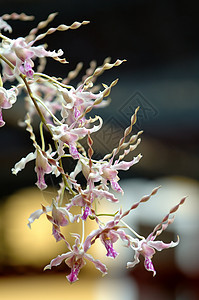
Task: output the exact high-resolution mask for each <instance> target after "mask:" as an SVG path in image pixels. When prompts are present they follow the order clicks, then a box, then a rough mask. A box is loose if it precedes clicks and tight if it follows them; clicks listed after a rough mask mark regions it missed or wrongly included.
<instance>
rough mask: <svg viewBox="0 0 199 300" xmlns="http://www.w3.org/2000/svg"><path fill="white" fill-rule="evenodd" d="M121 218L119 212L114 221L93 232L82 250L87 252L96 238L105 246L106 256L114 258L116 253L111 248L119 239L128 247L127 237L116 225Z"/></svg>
mask: <svg viewBox="0 0 199 300" xmlns="http://www.w3.org/2000/svg"><path fill="white" fill-rule="evenodd" d="M120 217H121V212H119V213H117V214H116V216H115V217H114V220H112V221H109V222H107V224H106V225H105V226H103V227H102V226H99V228H98V229H97V230H93V231H92V232H91V233H90V234H89V235H88V236H87V238H86V240H85V242H84V245H85V246H84V249H85V250H86V251H87V250H88V249H89V248H90V247H91V245H92V244H93V243H94V242H95V240H96V239H97V238H99V239H100V241H101V242H102V244H103V245H104V246H105V248H106V251H107V254H106V256H108V257H112V258H116V256H117V255H118V253H117V252H116V250H115V249H114V248H113V244H114V243H115V242H117V240H118V239H119V238H121V239H122V240H123V241H127V242H128V245H130V242H129V237H128V236H127V235H126V233H125V232H124V230H122V229H121V226H119V225H118V223H119V221H120Z"/></svg>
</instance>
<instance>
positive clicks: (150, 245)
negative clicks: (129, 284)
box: [127, 217, 179, 276]
mask: <svg viewBox="0 0 199 300" xmlns="http://www.w3.org/2000/svg"><path fill="white" fill-rule="evenodd" d="M173 221H174V217H173V218H172V219H168V221H167V223H166V224H162V223H160V224H158V225H157V226H156V227H155V228H154V230H153V231H152V233H150V234H149V235H148V237H147V238H146V239H145V238H142V239H141V240H138V239H137V238H132V237H129V238H130V240H131V248H132V249H133V250H134V251H135V255H134V261H133V262H128V263H127V268H133V267H134V266H135V265H136V264H138V263H139V262H140V260H139V256H140V254H141V255H142V256H143V257H144V266H145V269H146V270H147V271H152V272H153V276H155V275H156V270H155V268H154V266H153V263H152V258H153V255H154V254H155V250H157V251H162V250H164V249H168V248H173V247H176V246H177V245H178V244H179V237H177V241H176V242H173V241H171V242H170V243H164V242H162V241H155V238H156V237H157V235H160V234H161V233H162V231H163V230H165V229H166V228H167V226H168V224H171V223H172V222H173ZM160 226H162V228H161V229H160V230H159V231H158V230H157V229H158V228H160Z"/></svg>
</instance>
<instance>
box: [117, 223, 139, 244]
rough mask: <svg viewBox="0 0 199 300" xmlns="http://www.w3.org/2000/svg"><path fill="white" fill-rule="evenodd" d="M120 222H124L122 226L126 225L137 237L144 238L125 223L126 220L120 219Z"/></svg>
mask: <svg viewBox="0 0 199 300" xmlns="http://www.w3.org/2000/svg"><path fill="white" fill-rule="evenodd" d="M120 222H121V223H122V224H124V226H126V227H127V228H128V229H129V230H130V231H131V232H133V233H134V234H135V235H136V236H137V237H138V238H139V239H141V240H144V239H145V237H143V236H141V235H139V234H138V233H137V232H136V231H135V230H134V229H133V228H131V227H130V226H129V225H128V224H126V222H124V221H123V220H120Z"/></svg>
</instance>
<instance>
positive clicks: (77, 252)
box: [44, 234, 107, 283]
mask: <svg viewBox="0 0 199 300" xmlns="http://www.w3.org/2000/svg"><path fill="white" fill-rule="evenodd" d="M73 236H74V237H75V238H76V240H75V244H74V245H73V247H72V248H69V250H70V251H69V252H67V253H63V254H62V255H58V256H57V257H56V258H54V259H52V260H51V262H50V264H49V265H47V266H46V267H45V268H44V270H47V269H51V268H52V267H54V266H58V265H60V264H61V263H62V261H63V260H65V263H66V265H67V266H68V267H69V268H70V269H71V272H70V274H69V275H68V276H66V278H67V280H68V281H69V282H70V283H73V282H75V281H77V280H78V274H79V272H80V270H81V269H82V268H83V267H84V266H85V264H86V261H85V260H89V261H91V262H92V263H93V264H94V265H95V268H96V269H98V270H99V271H100V272H102V274H103V275H105V274H107V268H106V266H105V265H104V264H103V263H101V262H100V261H99V260H98V259H94V258H93V257H92V256H91V255H90V254H87V253H86V251H85V250H84V247H81V245H80V236H79V235H78V234H74V235H73Z"/></svg>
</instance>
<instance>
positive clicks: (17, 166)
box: [11, 152, 36, 175]
mask: <svg viewBox="0 0 199 300" xmlns="http://www.w3.org/2000/svg"><path fill="white" fill-rule="evenodd" d="M35 158H36V152H34V153H33V152H31V153H29V154H28V155H27V156H26V157H23V158H22V159H21V160H20V161H19V162H18V163H16V164H15V166H14V168H12V170H11V171H12V174H14V175H17V173H18V172H19V171H21V170H23V169H24V168H25V165H26V163H27V162H29V161H31V160H33V159H35Z"/></svg>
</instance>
